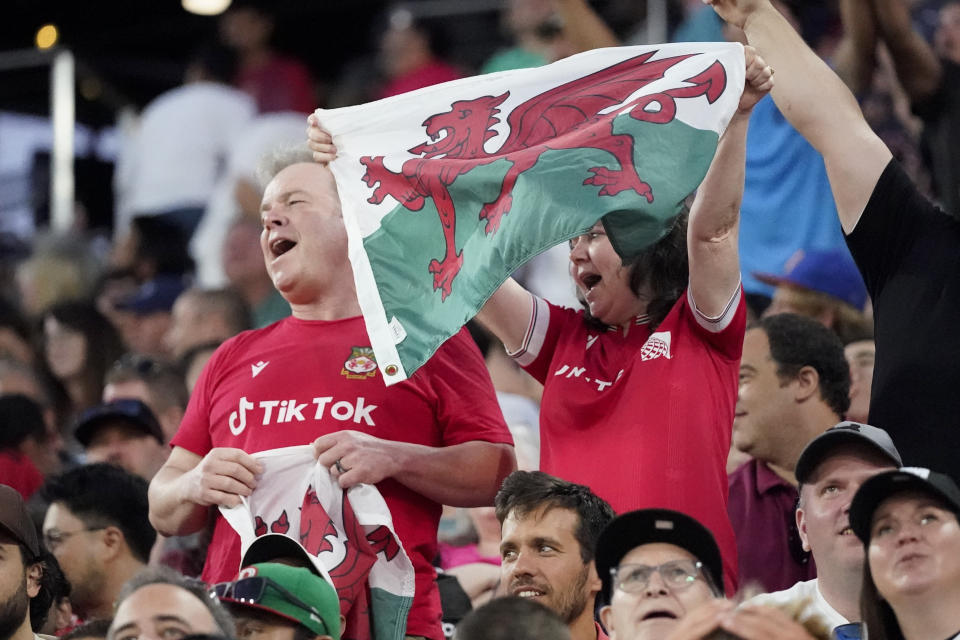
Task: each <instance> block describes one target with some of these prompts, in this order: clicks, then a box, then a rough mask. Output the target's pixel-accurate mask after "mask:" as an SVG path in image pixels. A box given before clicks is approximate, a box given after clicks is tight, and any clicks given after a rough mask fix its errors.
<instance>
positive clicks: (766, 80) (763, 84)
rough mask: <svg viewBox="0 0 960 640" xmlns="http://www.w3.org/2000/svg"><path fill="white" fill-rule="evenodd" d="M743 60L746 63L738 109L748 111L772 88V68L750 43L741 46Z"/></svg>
mask: <svg viewBox="0 0 960 640" xmlns="http://www.w3.org/2000/svg"><path fill="white" fill-rule="evenodd" d="M743 56H744V62H745V63H746V70H747V73H746V80H745V82H744V85H743V95H741V96H740V104H739V105H737V109H738V110H739V111H750V110H751V109H753V106H754V105H755V104H757V103H758V102H760V100H761V99H762V98H763V96H765V95H767V94H768V93H770V90H771V89H773V68H772V67H771V66H770V65H768V64H767V63H766V61H765V60H764V59H763V58H762V57H761V56H760V54H759V53H757V50H756V49H754V48H753V47H751V46H750V45H745V46H744V47H743Z"/></svg>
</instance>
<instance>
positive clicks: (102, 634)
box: [60, 620, 113, 640]
mask: <svg viewBox="0 0 960 640" xmlns="http://www.w3.org/2000/svg"><path fill="white" fill-rule="evenodd" d="M111 622H113V621H112V620H90V621H88V622H84V623H83V624H81V625H78V626H76V627H74V628H73V629H71V630H70V631H69V632H68V633H65V634H63V635H62V636H60V640H79V639H80V638H106V637H107V632H109V631H110V623H111Z"/></svg>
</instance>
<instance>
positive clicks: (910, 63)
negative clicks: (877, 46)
mask: <svg viewBox="0 0 960 640" xmlns="http://www.w3.org/2000/svg"><path fill="white" fill-rule="evenodd" d="M870 3H871V4H872V6H873V11H874V14H875V15H876V17H877V27H878V29H879V31H880V37H882V38H883V41H884V43H885V44H886V45H887V47H888V48H889V49H890V54H891V57H892V58H893V66H894V69H895V70H896V72H897V80H899V81H900V84H901V85H902V86H903V89H904V91H906V92H907V95H908V96H909V97H910V101H911V102H915V103H916V102H923V101H924V100H926V99H927V98H929V97H930V96H932V95H933V94H934V93H935V92H936V91H937V89H938V88H939V86H940V81H941V79H942V76H943V69H942V67H941V66H940V60H939V58H937V54H936V53H934V51H933V47H931V46H930V45H929V44H927V41H926V40H924V39H923V36H921V35H920V34H919V33H917V32H916V31H914V30H913V24H912V23H911V21H910V12H909V11H908V10H907V6H906V4H905V3H904V1H903V0H870Z"/></svg>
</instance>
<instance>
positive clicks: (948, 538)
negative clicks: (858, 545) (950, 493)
mask: <svg viewBox="0 0 960 640" xmlns="http://www.w3.org/2000/svg"><path fill="white" fill-rule="evenodd" d="M867 559H868V561H869V562H870V571H871V573H872V574H873V581H874V584H876V586H877V591H879V592H880V595H881V596H883V597H884V598H885V599H886V600H887V601H888V602H890V605H891V606H892V607H894V610H896V607H897V605H898V603H900V604H904V603H905V602H907V601H909V598H910V597H911V596H917V595H923V594H925V593H928V592H930V591H931V590H942V589H943V588H945V587H946V586H948V585H951V586H952V588H953V589H954V590H956V589H957V588H958V587H960V525H958V523H957V517H956V515H955V514H954V513H953V512H952V511H950V510H948V509H947V508H946V507H945V505H944V503H943V501H941V500H939V499H937V498H935V497H933V496H929V495H927V494H924V493H918V492H904V493H900V494H896V495H894V496H892V497H890V498H888V499H887V500H886V501H884V502H883V503H882V504H881V505H880V506H879V507H878V508H877V510H876V513H874V517H873V525H872V526H871V528H870V546H869V547H868V549H867Z"/></svg>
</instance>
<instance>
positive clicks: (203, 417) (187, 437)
mask: <svg viewBox="0 0 960 640" xmlns="http://www.w3.org/2000/svg"><path fill="white" fill-rule="evenodd" d="M229 344H230V343H225V344H223V345H221V346H220V347H219V348H218V349H217V350H216V351H214V352H213V355H212V356H211V357H210V360H209V361H208V362H207V364H206V366H204V367H203V371H202V372H200V377H199V378H197V384H196V385H195V386H194V388H193V392H192V393H191V394H190V401H189V402H188V403H187V410H186V412H185V413H184V414H183V419H182V420H181V421H180V427H179V428H178V429H177V433H176V434H174V436H173V439H172V440H170V445H171V446H175V447H183V448H184V449H186V450H187V451H190V452H191V453H195V454H197V455H198V456H204V455H206V454H207V452H208V451H210V449H212V448H213V440H212V439H211V437H210V410H211V398H212V396H213V391H214V386H215V384H216V375H217V371H218V370H219V368H220V363H222V362H223V361H224V358H225V357H226V355H225V353H226V352H227V350H228V348H229Z"/></svg>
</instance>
